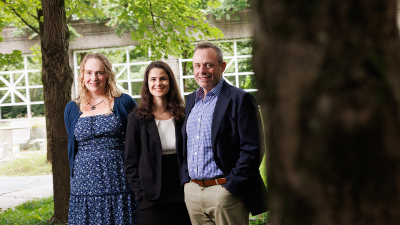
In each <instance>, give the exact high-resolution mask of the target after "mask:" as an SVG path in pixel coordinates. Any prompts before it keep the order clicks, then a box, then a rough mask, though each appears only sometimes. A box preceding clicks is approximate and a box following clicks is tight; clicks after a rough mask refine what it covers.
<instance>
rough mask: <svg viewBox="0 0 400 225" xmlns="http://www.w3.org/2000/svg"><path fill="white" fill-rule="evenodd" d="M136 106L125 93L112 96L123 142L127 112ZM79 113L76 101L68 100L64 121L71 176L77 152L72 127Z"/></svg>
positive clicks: (113, 110)
mask: <svg viewBox="0 0 400 225" xmlns="http://www.w3.org/2000/svg"><path fill="white" fill-rule="evenodd" d="M137 106H138V105H137V104H136V102H135V100H133V98H132V97H131V96H129V95H127V94H122V95H121V96H120V97H117V98H114V107H113V109H112V112H113V113H115V115H116V116H117V118H118V119H119V123H120V124H121V126H120V130H121V135H122V140H123V141H124V143H125V131H126V125H127V117H128V114H129V113H130V112H132V111H133V109H134V108H135V107H137ZM81 115H82V112H81V111H80V110H79V106H78V105H77V104H76V102H74V101H70V102H69V103H68V104H67V106H66V107H65V111H64V122H65V127H66V128H67V133H68V160H69V168H70V175H71V177H72V176H73V173H72V171H73V168H74V159H75V155H76V153H77V152H78V142H77V141H76V140H75V134H74V129H75V124H76V122H77V121H78V119H79V117H80V116H81Z"/></svg>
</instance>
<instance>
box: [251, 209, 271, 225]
mask: <svg viewBox="0 0 400 225" xmlns="http://www.w3.org/2000/svg"><path fill="white" fill-rule="evenodd" d="M250 219H253V220H252V221H250V225H267V224H268V221H269V211H268V212H265V213H261V214H259V215H257V216H250Z"/></svg>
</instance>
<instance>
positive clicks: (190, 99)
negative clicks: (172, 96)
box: [182, 92, 196, 140]
mask: <svg viewBox="0 0 400 225" xmlns="http://www.w3.org/2000/svg"><path fill="white" fill-rule="evenodd" d="M195 101H196V92H193V93H192V94H190V95H189V96H188V98H187V100H186V108H185V115H186V116H185V122H184V123H183V125H182V136H183V137H186V136H185V135H186V123H187V120H188V118H189V114H190V112H191V111H192V108H193V106H194V103H195ZM183 140H185V138H184V139H183Z"/></svg>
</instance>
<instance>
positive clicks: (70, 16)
mask: <svg viewBox="0 0 400 225" xmlns="http://www.w3.org/2000/svg"><path fill="white" fill-rule="evenodd" d="M71 18H72V13H71V15H69V17H68V19H67V24H68V23H69V21H70V20H71Z"/></svg>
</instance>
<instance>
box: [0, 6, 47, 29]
mask: <svg viewBox="0 0 400 225" xmlns="http://www.w3.org/2000/svg"><path fill="white" fill-rule="evenodd" d="M1 1H2V2H4V4H6V5H8V6H9V7H10V8H11V9H12V10H13V11H14V12H15V14H16V15H17V16H18V17H19V18H20V19H21V20H22V22H24V23H25V25H26V26H28V27H29V28H31V29H32V30H33V31H34V32H36V33H37V34H38V35H40V32H39V31H38V30H37V29H36V28H35V27H33V26H31V25H30V24H28V22H26V20H24V18H22V16H21V15H20V14H19V13H18V12H17V10H15V9H14V7H12V6H11V5H10V3H8V2H6V1H5V0H1Z"/></svg>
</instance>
